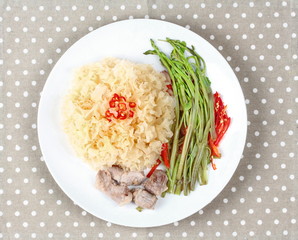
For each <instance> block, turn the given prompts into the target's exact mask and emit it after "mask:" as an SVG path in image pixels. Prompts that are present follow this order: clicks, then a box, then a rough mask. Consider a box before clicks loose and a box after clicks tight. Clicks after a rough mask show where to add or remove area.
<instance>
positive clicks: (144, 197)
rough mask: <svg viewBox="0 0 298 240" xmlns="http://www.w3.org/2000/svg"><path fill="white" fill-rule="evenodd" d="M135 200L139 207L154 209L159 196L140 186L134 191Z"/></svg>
mask: <svg viewBox="0 0 298 240" xmlns="http://www.w3.org/2000/svg"><path fill="white" fill-rule="evenodd" d="M133 201H134V202H135V204H136V205H137V206H138V207H139V208H148V209H153V208H154V206H155V204H156V201H157V197H156V196H155V195H154V194H152V193H150V192H148V191H147V190H145V189H142V188H139V189H136V190H135V191H134V192H133Z"/></svg>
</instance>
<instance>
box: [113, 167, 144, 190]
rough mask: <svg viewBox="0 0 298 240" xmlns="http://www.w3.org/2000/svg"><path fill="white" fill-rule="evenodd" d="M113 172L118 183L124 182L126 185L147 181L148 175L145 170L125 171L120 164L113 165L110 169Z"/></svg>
mask: <svg viewBox="0 0 298 240" xmlns="http://www.w3.org/2000/svg"><path fill="white" fill-rule="evenodd" d="M108 171H109V172H110V173H111V175H112V178H113V179H114V180H116V181H117V182H118V183H123V184H126V185H129V186H130V185H140V184H141V183H142V182H144V181H145V179H146V177H145V175H144V172H137V171H129V172H128V171H124V170H123V169H122V168H121V167H119V166H113V167H110V168H109V169H108Z"/></svg>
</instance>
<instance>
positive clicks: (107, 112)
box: [106, 110, 113, 118]
mask: <svg viewBox="0 0 298 240" xmlns="http://www.w3.org/2000/svg"><path fill="white" fill-rule="evenodd" d="M112 115H113V113H111V112H110V110H107V111H106V117H108V118H109V117H112Z"/></svg>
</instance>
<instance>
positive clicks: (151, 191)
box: [95, 166, 168, 209]
mask: <svg viewBox="0 0 298 240" xmlns="http://www.w3.org/2000/svg"><path fill="white" fill-rule="evenodd" d="M128 176H129V177H128ZM167 181H168V179H167V175H166V173H165V172H164V171H163V170H160V169H157V170H156V171H155V172H154V173H153V174H152V175H151V177H150V178H146V177H145V175H144V172H141V171H139V172H136V171H125V170H124V169H122V168H121V167H119V166H112V167H110V168H108V169H106V170H99V171H98V172H97V175H96V180H95V187H96V188H97V189H99V190H100V191H101V192H103V193H104V194H106V195H107V196H109V197H110V198H112V199H113V200H114V201H115V202H117V203H118V204H119V205H125V204H128V203H130V202H131V201H133V202H134V203H135V204H136V205H137V206H138V207H140V208H147V209H154V207H155V204H156V202H157V199H158V198H157V197H158V196H160V195H161V194H162V193H163V192H164V191H166V190H167ZM132 186H134V187H133V188H131V187H132Z"/></svg>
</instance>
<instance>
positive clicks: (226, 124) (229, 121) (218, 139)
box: [214, 118, 231, 146]
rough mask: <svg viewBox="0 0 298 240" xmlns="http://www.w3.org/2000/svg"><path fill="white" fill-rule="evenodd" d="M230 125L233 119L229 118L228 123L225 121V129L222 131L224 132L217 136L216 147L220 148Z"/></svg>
mask: <svg viewBox="0 0 298 240" xmlns="http://www.w3.org/2000/svg"><path fill="white" fill-rule="evenodd" d="M230 123H231V118H228V119H227V121H225V124H224V128H223V129H222V131H221V132H220V133H219V134H218V135H217V138H216V140H215V142H214V145H215V146H218V145H219V143H220V141H221V139H222V138H223V136H224V135H225V133H226V132H227V130H228V128H229V126H230Z"/></svg>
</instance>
